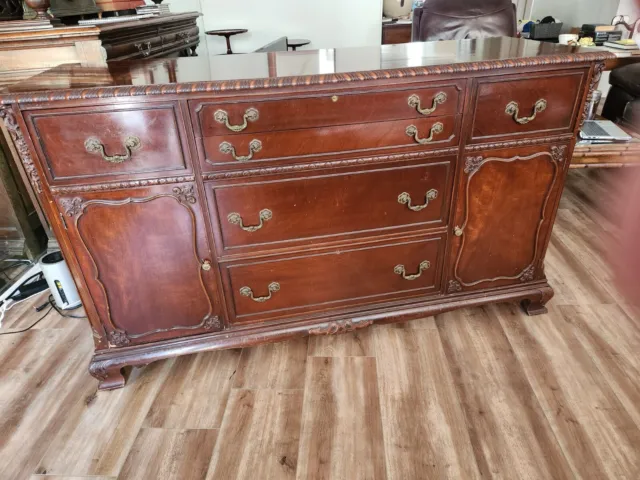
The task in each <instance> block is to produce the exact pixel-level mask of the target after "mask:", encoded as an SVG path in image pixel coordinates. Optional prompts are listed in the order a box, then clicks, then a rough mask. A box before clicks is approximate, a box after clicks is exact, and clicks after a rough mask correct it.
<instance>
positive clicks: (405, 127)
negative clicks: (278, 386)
mask: <svg viewBox="0 0 640 480" xmlns="http://www.w3.org/2000/svg"><path fill="white" fill-rule="evenodd" d="M459 123H460V122H459V116H455V117H454V116H447V117H435V118H432V119H431V118H416V119H410V120H398V121H395V122H378V123H363V124H358V125H343V126H339V127H325V128H310V129H302V130H290V131H285V132H271V133H257V134H241V135H227V136H217V137H206V138H203V139H201V140H200V142H202V144H201V146H202V147H203V148H204V159H205V160H204V168H205V169H209V170H211V169H212V167H217V166H219V167H223V166H224V167H228V166H229V165H235V166H243V165H247V164H255V163H259V162H261V161H264V160H280V159H291V158H301V157H309V156H317V155H329V154H332V153H349V152H363V151H369V152H373V151H375V150H383V151H384V150H388V149H390V148H394V149H397V148H401V147H406V149H408V150H429V149H435V148H443V147H448V146H453V145H456V144H457V143H458V132H459V128H460V127H459ZM201 155H202V154H201Z"/></svg>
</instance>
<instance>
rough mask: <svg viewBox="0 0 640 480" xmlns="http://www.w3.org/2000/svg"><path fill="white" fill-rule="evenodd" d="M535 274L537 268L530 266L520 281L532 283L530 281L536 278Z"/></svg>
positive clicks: (521, 275)
mask: <svg viewBox="0 0 640 480" xmlns="http://www.w3.org/2000/svg"><path fill="white" fill-rule="evenodd" d="M535 273H536V267H534V266H533V265H529V266H528V267H527V268H525V269H524V271H523V272H522V273H521V274H520V281H521V282H530V281H532V280H533V277H534V276H535Z"/></svg>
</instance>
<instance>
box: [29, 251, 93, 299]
mask: <svg viewBox="0 0 640 480" xmlns="http://www.w3.org/2000/svg"><path fill="white" fill-rule="evenodd" d="M39 265H40V268H41V269H42V274H43V275H44V278H45V280H46V281H47V284H48V285H49V288H50V289H51V295H53V299H54V301H55V302H56V305H57V306H58V308H60V309H61V310H70V309H72V308H76V307H79V306H80V304H81V303H82V302H81V301H80V296H79V295H78V290H77V289H76V285H75V283H73V278H72V277H71V272H70V271H69V267H67V263H66V262H65V261H64V258H62V254H61V253H60V252H52V253H48V254H46V255H45V256H44V257H42V258H41V259H40V262H39Z"/></svg>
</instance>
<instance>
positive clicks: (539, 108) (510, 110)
mask: <svg viewBox="0 0 640 480" xmlns="http://www.w3.org/2000/svg"><path fill="white" fill-rule="evenodd" d="M546 109H547V101H546V100H545V99H544V98H541V99H540V100H538V101H537V102H536V104H535V105H534V106H533V115H531V116H530V117H522V118H520V117H518V113H520V106H519V105H518V102H509V103H508V104H507V108H506V109H505V111H504V113H506V114H507V115H511V116H512V117H513V119H514V120H515V121H516V122H517V123H519V124H520V125H525V124H527V123H529V122H530V121H531V120H533V119H535V118H536V115H537V114H538V113H540V112H544V111H545V110H546Z"/></svg>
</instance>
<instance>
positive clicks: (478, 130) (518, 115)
mask: <svg viewBox="0 0 640 480" xmlns="http://www.w3.org/2000/svg"><path fill="white" fill-rule="evenodd" d="M586 75H587V72H586V71H583V70H579V71H574V72H570V73H550V74H547V75H544V76H536V77H531V76H528V77H526V78H520V77H518V78H517V79H510V80H506V81H505V80H504V79H502V80H500V79H496V78H486V79H480V80H478V83H477V92H476V103H475V112H474V116H473V126H472V129H471V138H472V140H476V141H477V140H484V139H489V138H492V137H498V136H517V135H524V134H532V133H552V134H562V133H570V132H571V131H572V130H573V126H574V124H573V120H574V118H575V111H576V109H577V108H578V103H579V100H580V99H579V98H578V97H579V94H580V93H581V92H582V84H583V82H584V80H585V78H586ZM474 143H477V142H474Z"/></svg>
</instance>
